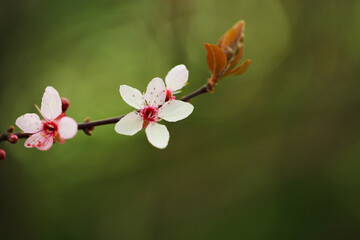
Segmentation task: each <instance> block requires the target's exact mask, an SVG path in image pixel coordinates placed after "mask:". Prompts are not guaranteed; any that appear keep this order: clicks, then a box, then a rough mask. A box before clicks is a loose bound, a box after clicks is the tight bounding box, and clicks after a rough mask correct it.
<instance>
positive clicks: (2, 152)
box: [0, 149, 6, 160]
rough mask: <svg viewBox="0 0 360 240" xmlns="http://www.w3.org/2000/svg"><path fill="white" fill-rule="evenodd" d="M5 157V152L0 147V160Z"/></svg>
mask: <svg viewBox="0 0 360 240" xmlns="http://www.w3.org/2000/svg"><path fill="white" fill-rule="evenodd" d="M5 158H6V152H5V151H4V150H2V149H0V160H3V159H5Z"/></svg>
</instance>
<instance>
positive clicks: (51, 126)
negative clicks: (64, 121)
mask: <svg viewBox="0 0 360 240" xmlns="http://www.w3.org/2000/svg"><path fill="white" fill-rule="evenodd" d="M43 130H44V131H45V132H46V133H53V132H56V131H57V130H58V126H57V124H56V123H55V122H52V121H46V122H44V125H43Z"/></svg>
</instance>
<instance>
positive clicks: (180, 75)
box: [165, 64, 189, 92]
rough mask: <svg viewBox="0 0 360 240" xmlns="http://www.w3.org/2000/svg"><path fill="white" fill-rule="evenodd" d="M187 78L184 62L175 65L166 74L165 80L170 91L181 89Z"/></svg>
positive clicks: (187, 73) (187, 72)
mask: <svg viewBox="0 0 360 240" xmlns="http://www.w3.org/2000/svg"><path fill="white" fill-rule="evenodd" d="M188 78H189V71H188V70H187V69H186V67H185V65H184V64H180V65H177V66H175V67H174V68H173V69H171V70H170V71H169V73H168V74H167V75H166V78H165V82H166V86H167V88H168V89H169V90H170V91H171V92H175V91H177V90H179V89H182V88H183V87H184V86H185V84H186V82H187V80H188Z"/></svg>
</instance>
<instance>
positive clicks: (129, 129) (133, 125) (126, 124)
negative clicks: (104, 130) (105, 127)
mask: <svg viewBox="0 0 360 240" xmlns="http://www.w3.org/2000/svg"><path fill="white" fill-rule="evenodd" d="M143 122H144V120H143V119H142V117H140V116H139V114H138V113H136V112H131V113H129V114H127V115H126V116H125V117H123V118H122V119H120V121H119V122H118V123H117V124H116V125H115V131H116V132H117V133H119V134H124V135H128V136H132V135H134V134H135V133H137V132H138V131H140V130H141V129H142V126H143Z"/></svg>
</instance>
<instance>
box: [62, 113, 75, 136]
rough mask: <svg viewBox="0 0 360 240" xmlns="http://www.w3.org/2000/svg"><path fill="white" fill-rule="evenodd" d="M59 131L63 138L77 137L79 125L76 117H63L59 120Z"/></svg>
mask: <svg viewBox="0 0 360 240" xmlns="http://www.w3.org/2000/svg"><path fill="white" fill-rule="evenodd" d="M58 131H59V134H60V137H61V138H64V139H70V138H73V137H75V135H76V133H77V131H78V125H77V123H76V121H75V120H74V119H72V118H69V117H63V118H62V119H61V120H60V121H59V126H58Z"/></svg>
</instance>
